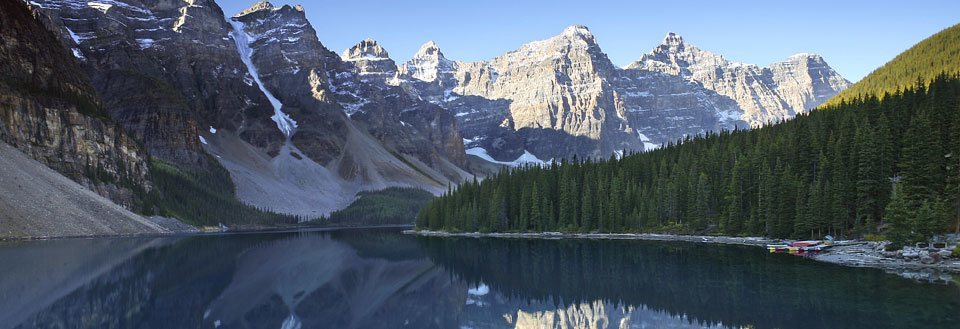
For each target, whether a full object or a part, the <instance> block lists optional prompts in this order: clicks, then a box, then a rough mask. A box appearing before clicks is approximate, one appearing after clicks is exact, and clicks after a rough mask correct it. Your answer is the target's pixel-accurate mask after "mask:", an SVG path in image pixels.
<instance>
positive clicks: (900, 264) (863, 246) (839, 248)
mask: <svg viewBox="0 0 960 329" xmlns="http://www.w3.org/2000/svg"><path fill="white" fill-rule="evenodd" d="M403 234H409V235H420V236H431V237H469V238H502V239H547V240H560V239H590V240H645V241H681V242H694V243H712V244H729V245H744V246H755V247H761V248H763V249H764V250H766V248H767V245H768V244H783V243H789V242H792V241H793V240H784V239H770V238H762V237H732V236H707V235H676V234H655V233H561V232H542V233H479V232H472V233H451V232H443V231H427V230H412V229H411V230H404V231H403ZM879 244H880V243H878V242H870V241H860V240H851V241H838V242H835V244H834V245H833V246H832V247H831V248H829V249H827V250H826V251H823V252H821V253H818V254H815V255H812V256H810V257H808V258H809V259H812V260H814V261H817V262H823V263H829V264H836V265H841V266H847V267H863V268H877V269H882V270H885V271H887V272H890V273H894V274H897V275H900V276H903V277H906V278H910V279H916V280H920V281H930V282H940V281H953V279H952V276H951V274H957V275H960V258H955V257H952V258H947V259H944V260H942V261H940V262H939V263H935V264H924V263H922V262H920V258H919V257H917V258H915V259H904V258H896V257H889V256H887V255H884V254H885V253H884V252H881V251H880V250H878V249H879ZM798 257H799V256H798Z"/></svg>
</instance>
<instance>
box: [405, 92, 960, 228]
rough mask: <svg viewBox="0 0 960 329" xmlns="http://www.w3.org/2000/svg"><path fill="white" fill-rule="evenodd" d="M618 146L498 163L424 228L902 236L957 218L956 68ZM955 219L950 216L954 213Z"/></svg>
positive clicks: (454, 195) (421, 218)
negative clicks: (605, 156) (905, 83)
mask: <svg viewBox="0 0 960 329" xmlns="http://www.w3.org/2000/svg"><path fill="white" fill-rule="evenodd" d="M882 99H883V100H882V101H881V100H880V98H877V97H870V98H863V99H857V100H854V101H851V102H841V103H840V104H837V105H833V106H829V107H825V108H821V109H819V110H817V111H812V112H811V113H810V114H807V115H801V116H798V117H797V118H796V119H794V120H789V121H785V122H782V123H780V124H777V125H772V126H768V127H764V128H761V129H755V130H750V131H725V132H719V133H708V134H706V135H705V136H697V137H692V138H687V139H685V140H683V141H681V142H680V143H678V144H676V145H674V144H670V145H667V146H665V147H663V148H661V149H658V150H655V151H651V152H646V153H642V154H633V155H630V156H626V157H624V158H622V159H619V160H618V159H615V158H611V159H609V160H608V161H599V162H597V161H592V160H583V161H581V160H577V159H575V158H574V159H572V161H569V162H561V163H555V164H552V165H550V166H547V167H526V168H521V169H513V170H507V169H504V170H503V171H501V172H500V173H499V174H497V175H494V176H491V177H488V178H487V179H485V180H484V181H483V182H477V181H474V182H468V183H465V184H462V185H461V186H460V187H458V188H457V190H456V191H450V192H448V193H446V194H445V195H443V196H442V197H439V198H437V199H434V201H432V202H431V203H429V204H428V205H427V207H425V208H424V209H423V210H422V211H421V212H420V214H419V215H418V218H417V226H418V227H419V228H422V229H432V230H447V231H481V232H493V231H497V232H518V231H565V232H670V233H700V234H727V235H751V236H754V235H763V236H769V237H778V238H817V237H822V236H824V235H827V234H833V235H834V236H837V237H851V236H861V235H865V234H873V233H878V232H880V233H885V234H888V235H889V236H891V237H893V238H895V240H897V241H896V242H898V243H908V242H911V241H913V240H922V239H924V238H925V237H927V236H929V235H932V234H934V233H939V232H945V231H948V230H952V229H951V226H952V225H954V224H955V225H958V227H960V213H958V208H960V207H958V194H960V191H958V185H960V178H958V176H960V108H958V106H960V79H958V77H957V76H946V75H941V76H940V77H938V78H936V79H934V81H932V82H931V83H930V84H929V85H926V84H923V83H918V84H917V85H916V86H914V87H912V88H909V89H907V90H904V91H899V92H896V93H894V94H889V95H884V97H882ZM954 220H955V221H956V223H953V221H954Z"/></svg>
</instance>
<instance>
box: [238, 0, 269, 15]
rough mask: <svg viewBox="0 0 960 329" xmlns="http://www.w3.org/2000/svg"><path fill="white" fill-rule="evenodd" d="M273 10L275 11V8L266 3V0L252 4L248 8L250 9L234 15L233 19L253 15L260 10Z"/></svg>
mask: <svg viewBox="0 0 960 329" xmlns="http://www.w3.org/2000/svg"><path fill="white" fill-rule="evenodd" d="M274 9H276V7H275V6H274V5H273V4H272V3H270V1H266V0H264V1H257V3H254V4H253V5H252V6H250V8H247V9H244V10H243V11H241V12H240V13H238V14H236V15H234V16H233V17H240V16H245V15H247V14H250V13H255V12H258V11H262V10H274Z"/></svg>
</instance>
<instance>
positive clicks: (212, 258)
mask: <svg viewBox="0 0 960 329" xmlns="http://www.w3.org/2000/svg"><path fill="white" fill-rule="evenodd" d="M217 327H219V328H478V329H479V328H741V327H747V328H805V329H806V328H960V288H958V286H957V285H956V284H955V283H946V284H944V283H928V282H917V281H914V280H910V279H905V278H903V277H900V276H897V275H893V274H888V273H885V272H884V271H881V270H876V269H863V268H847V267H842V266H837V265H831V264H823V263H818V262H815V261H812V260H809V259H804V258H800V257H795V256H790V255H782V254H769V253H766V252H765V251H764V250H763V249H762V248H756V247H747V246H730V245H711V244H701V243H686V242H655V241H624V240H519V239H493V238H482V239H478V238H439V237H418V236H409V235H404V234H401V233H400V230H399V229H352V230H337V231H310V232H274V233H248V234H223V235H201V236H186V237H153V238H97V239H64V240H50V241H24V242H0V328H217Z"/></svg>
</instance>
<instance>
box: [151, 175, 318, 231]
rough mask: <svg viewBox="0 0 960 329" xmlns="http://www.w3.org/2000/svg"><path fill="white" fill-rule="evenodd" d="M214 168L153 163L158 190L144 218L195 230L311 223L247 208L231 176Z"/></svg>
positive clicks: (263, 210) (255, 208)
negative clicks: (192, 168)
mask: <svg viewBox="0 0 960 329" xmlns="http://www.w3.org/2000/svg"><path fill="white" fill-rule="evenodd" d="M214 163H216V162H214ZM211 167H212V168H211V169H210V170H209V172H191V171H185V170H181V169H178V168H177V167H174V166H172V165H170V164H167V163H164V162H163V161H160V160H157V159H151V161H150V175H151V177H150V179H151V180H152V181H153V183H154V185H155V186H154V189H153V190H152V191H150V193H148V194H147V197H146V198H145V200H144V206H143V211H142V212H143V214H144V215H147V216H152V215H160V216H165V217H172V218H177V219H180V220H182V221H183V222H185V223H187V224H191V225H195V226H218V225H221V224H223V225H226V226H229V227H237V226H270V227H276V226H284V225H295V224H297V223H299V222H303V221H305V220H307V218H303V217H299V216H292V215H284V214H277V213H273V212H270V211H269V210H268V209H261V208H257V207H253V206H250V205H246V204H244V203H243V202H241V201H239V200H238V199H237V197H236V193H235V192H234V185H233V181H232V180H230V173H228V172H227V170H226V169H224V168H223V167H220V166H219V165H217V166H211Z"/></svg>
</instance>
